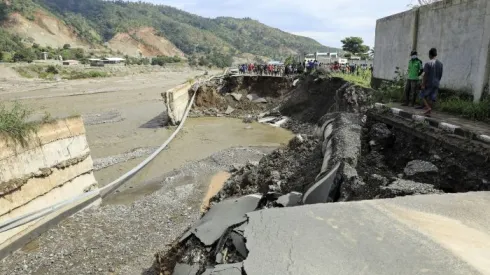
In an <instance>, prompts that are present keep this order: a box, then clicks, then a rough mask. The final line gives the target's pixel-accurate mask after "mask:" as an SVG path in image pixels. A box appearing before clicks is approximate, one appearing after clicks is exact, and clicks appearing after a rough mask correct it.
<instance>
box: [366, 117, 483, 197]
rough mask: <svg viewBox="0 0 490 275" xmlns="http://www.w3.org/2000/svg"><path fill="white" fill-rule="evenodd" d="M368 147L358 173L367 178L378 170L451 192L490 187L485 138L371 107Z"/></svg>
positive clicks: (391, 176) (388, 175)
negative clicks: (481, 140)
mask: <svg viewBox="0 0 490 275" xmlns="http://www.w3.org/2000/svg"><path fill="white" fill-rule="evenodd" d="M385 119H386V120H385ZM383 121H386V122H389V124H388V125H387V124H384V123H383ZM362 148H363V149H362V152H363V157H362V158H361V160H362V161H361V162H360V163H359V166H358V172H359V174H360V175H361V176H362V177H363V178H364V180H366V181H367V180H368V178H369V177H370V176H371V175H372V174H378V175H381V176H383V177H385V178H388V179H392V178H397V177H398V178H403V179H409V180H413V181H417V182H422V183H426V184H430V185H432V186H434V188H435V189H438V190H442V191H444V192H448V193H460V192H469V191H488V190H490V183H489V179H490V163H489V162H488V159H489V157H490V147H489V146H488V145H485V144H483V143H479V142H472V141H469V140H465V139H461V138H457V137H456V136H450V135H447V134H445V133H443V132H441V131H439V130H436V129H434V128H431V127H428V126H424V125H415V124H410V123H407V122H405V121H402V120H400V119H397V118H396V117H393V116H390V115H388V114H382V113H376V112H371V113H370V115H369V116H368V122H367V124H366V125H365V127H364V129H363V136H362ZM414 160H416V161H417V162H418V163H419V165H416V164H417V163H415V164H414V163H413V161H414ZM424 165H425V166H426V167H424ZM407 169H408V170H407ZM413 169H415V170H420V171H422V172H419V173H414V172H412V171H411V170H413ZM415 172H418V171H415Z"/></svg>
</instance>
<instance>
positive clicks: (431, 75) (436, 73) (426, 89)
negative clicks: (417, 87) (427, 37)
mask: <svg viewBox="0 0 490 275" xmlns="http://www.w3.org/2000/svg"><path fill="white" fill-rule="evenodd" d="M429 58H430V61H429V62H427V63H425V66H424V79H423V80H422V95H421V96H422V99H423V101H424V105H425V111H424V114H425V115H428V116H430V112H431V111H432V108H433V107H434V103H435V102H436V97H437V92H438V91H439V84H440V83H441V79H442V73H443V65H442V62H441V61H439V60H437V49H436V48H432V49H430V51H429Z"/></svg>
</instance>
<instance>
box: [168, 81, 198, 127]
mask: <svg viewBox="0 0 490 275" xmlns="http://www.w3.org/2000/svg"><path fill="white" fill-rule="evenodd" d="M191 87H192V85H191V84H189V83H185V84H182V85H179V86H177V87H175V88H172V89H170V90H168V91H166V92H164V93H162V97H163V100H164V102H165V105H166V107H167V112H168V117H169V119H170V122H171V123H172V124H173V125H176V124H179V123H180V122H181V121H182V119H183V118H184V114H185V110H186V108H187V104H188V103H189V100H190V96H189V89H191Z"/></svg>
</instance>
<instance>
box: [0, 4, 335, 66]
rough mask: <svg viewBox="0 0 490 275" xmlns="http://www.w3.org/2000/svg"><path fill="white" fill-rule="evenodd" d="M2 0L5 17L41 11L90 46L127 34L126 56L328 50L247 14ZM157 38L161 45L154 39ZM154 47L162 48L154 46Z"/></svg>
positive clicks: (30, 17) (30, 16)
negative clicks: (212, 14) (149, 32)
mask: <svg viewBox="0 0 490 275" xmlns="http://www.w3.org/2000/svg"><path fill="white" fill-rule="evenodd" d="M2 1H3V3H6V4H7V5H6V6H7V13H8V14H10V15H9V16H10V17H11V15H12V14H14V13H18V14H20V15H22V16H23V17H25V18H26V19H28V20H31V21H33V22H37V21H40V22H42V20H39V19H38V14H39V12H40V11H41V12H43V13H45V14H47V15H49V16H52V17H54V18H55V19H56V20H59V22H61V23H60V24H65V25H66V29H69V30H71V31H73V33H74V34H76V38H77V39H79V40H80V41H84V42H85V43H86V44H88V45H91V46H92V47H99V46H103V45H104V44H106V46H107V44H108V46H109V47H110V45H111V43H110V42H111V40H113V39H114V38H118V37H125V39H129V38H128V37H127V36H130V37H132V38H133V40H131V41H130V43H131V45H132V46H131V47H129V50H128V51H130V52H131V53H128V52H124V54H130V55H132V56H136V55H137V53H136V51H137V50H136V49H140V50H139V54H140V55H142V56H154V55H159V54H161V55H169V54H174V55H182V54H183V55H185V56H186V57H188V58H189V59H197V58H199V57H200V56H207V55H223V56H237V55H243V54H253V55H255V56H260V57H268V58H272V59H282V58H285V57H287V56H288V55H292V54H300V53H305V52H315V51H328V50H329V49H334V48H329V47H327V46H324V45H322V44H320V43H319V42H317V41H315V40H314V39H311V38H308V37H303V36H298V35H294V34H291V33H287V32H285V31H282V30H280V29H278V28H274V27H269V26H267V25H264V24H262V23H260V22H259V21H257V20H253V19H250V18H242V19H237V18H233V17H227V16H221V17H216V18H206V17H202V16H199V15H194V14H191V13H189V12H186V11H182V10H179V9H177V8H174V7H170V6H165V5H156V4H151V3H144V2H127V1H102V0H2ZM0 14H1V11H0ZM0 19H1V17H0ZM46 20H47V19H46ZM50 20H51V22H54V21H53V19H50ZM142 29H146V30H148V29H152V30H153V31H152V34H153V36H148V37H146V36H145V37H144V38H141V37H140V36H138V35H134V34H135V33H137V32H138V30H142ZM13 34H15V35H21V36H23V37H24V38H25V37H26V36H29V35H28V34H26V33H19V32H15V31H14V32H13ZM31 36H33V35H31ZM31 38H32V37H31ZM160 38H161V41H162V43H163V44H165V46H161V45H160V44H159V43H158V41H159V39H160ZM145 39H146V40H145ZM34 40H36V39H34ZM149 40H151V42H149ZM128 41H129V40H128ZM135 41H136V42H135ZM34 42H36V43H38V42H37V41H34ZM128 43H129V42H128ZM155 43H156V44H155ZM170 44H172V45H170ZM0 46H1V45H0ZM173 46H175V47H173ZM115 48H119V50H120V51H121V49H123V50H124V49H125V47H123V46H121V45H119V46H118V47H115ZM159 48H162V50H155V49H159Z"/></svg>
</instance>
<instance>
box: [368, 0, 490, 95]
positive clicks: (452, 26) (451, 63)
mask: <svg viewBox="0 0 490 275" xmlns="http://www.w3.org/2000/svg"><path fill="white" fill-rule="evenodd" d="M415 14H416V12H414V11H413V10H411V11H407V12H405V13H402V14H398V15H395V16H391V17H387V18H383V19H380V20H378V21H377V25H376V42H375V48H376V56H375V68H374V69H375V73H374V77H376V78H380V79H386V80H390V79H392V78H393V76H394V75H393V74H392V72H391V71H393V70H394V68H395V67H397V66H402V68H403V69H405V68H406V66H407V65H406V63H407V62H408V58H409V57H408V55H409V52H410V50H411V47H412V43H413V40H412V35H411V34H410V35H409V34H407V35H406V36H404V35H402V34H403V33H406V32H407V30H409V29H413V27H414V26H415V24H414V23H415ZM489 43H490V1H488V0H445V1H441V2H437V3H435V4H432V5H427V6H423V7H421V8H420V9H419V24H418V32H417V45H416V46H417V47H416V49H417V51H418V52H419V56H420V57H421V59H422V60H423V61H424V62H426V61H428V60H429V57H428V52H429V49H430V48H432V47H435V48H437V49H438V52H439V56H438V59H439V60H441V61H442V62H443V63H444V76H443V79H442V82H441V87H442V88H446V89H451V90H456V91H461V92H468V93H472V94H473V95H474V98H475V100H478V99H479V98H480V96H481V93H482V91H483V89H484V86H485V85H486V84H487V83H488V79H489V46H490V44H489Z"/></svg>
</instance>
